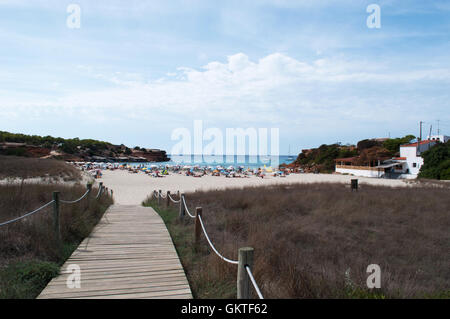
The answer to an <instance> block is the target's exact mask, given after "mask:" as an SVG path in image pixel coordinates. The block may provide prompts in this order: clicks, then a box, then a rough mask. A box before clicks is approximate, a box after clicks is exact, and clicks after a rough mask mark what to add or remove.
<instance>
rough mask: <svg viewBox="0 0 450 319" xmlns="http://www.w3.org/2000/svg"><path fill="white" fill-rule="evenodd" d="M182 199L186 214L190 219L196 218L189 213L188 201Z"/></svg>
mask: <svg viewBox="0 0 450 319" xmlns="http://www.w3.org/2000/svg"><path fill="white" fill-rule="evenodd" d="M182 199H183V205H184V209H185V211H186V213H187V214H188V215H189V217H191V218H195V216H194V215H192V214H191V213H190V212H189V209H188V208H187V205H186V200H185V199H184V196H183V197H182Z"/></svg>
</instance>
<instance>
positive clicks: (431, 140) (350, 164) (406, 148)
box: [336, 135, 450, 179]
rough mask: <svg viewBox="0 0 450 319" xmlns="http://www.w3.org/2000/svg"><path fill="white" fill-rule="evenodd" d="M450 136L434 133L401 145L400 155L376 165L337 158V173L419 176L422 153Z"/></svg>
mask: <svg viewBox="0 0 450 319" xmlns="http://www.w3.org/2000/svg"><path fill="white" fill-rule="evenodd" d="M448 140H450V136H446V135H432V136H428V138H427V139H426V140H423V141H420V142H415V143H408V144H403V145H400V157H395V158H392V159H389V160H384V161H383V163H380V162H378V165H374V166H357V165H354V162H355V159H356V157H352V158H341V159H336V173H340V174H350V175H355V176H365V177H378V178H380V177H386V178H406V179H414V178H417V175H418V174H419V171H420V168H421V167H422V165H423V158H422V156H421V155H422V153H423V152H425V151H428V150H429V149H430V148H432V147H433V146H434V145H436V144H437V143H438V142H443V143H446V142H447V141H448Z"/></svg>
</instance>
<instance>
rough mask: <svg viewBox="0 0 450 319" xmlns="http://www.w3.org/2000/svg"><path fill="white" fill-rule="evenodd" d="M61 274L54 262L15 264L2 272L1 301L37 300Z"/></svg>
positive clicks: (30, 261) (35, 261) (0, 272)
mask: <svg viewBox="0 0 450 319" xmlns="http://www.w3.org/2000/svg"><path fill="white" fill-rule="evenodd" d="M58 274H59V265H58V264H56V263H54V262H48V261H40V260H29V261H25V262H15V263H12V264H9V265H8V266H7V267H5V268H4V269H1V270H0V287H1V288H2V289H1V290H0V299H31V298H35V297H36V296H37V295H39V293H40V292H41V291H42V289H44V288H45V286H46V285H47V283H48V282H49V281H50V280H51V279H52V278H53V277H55V276H57V275H58Z"/></svg>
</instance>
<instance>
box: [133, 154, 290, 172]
mask: <svg viewBox="0 0 450 319" xmlns="http://www.w3.org/2000/svg"><path fill="white" fill-rule="evenodd" d="M167 156H168V157H169V158H170V161H167V162H157V163H154V162H152V163H149V162H144V163H127V164H129V165H130V166H139V165H141V166H150V165H158V166H160V165H172V166H173V165H180V166H196V165H198V166H200V167H203V166H212V167H216V166H222V167H224V168H227V167H229V166H234V167H239V166H243V167H244V168H246V169H247V168H251V169H255V168H259V167H261V168H263V167H264V165H265V166H266V167H273V168H276V167H278V166H279V165H281V164H290V163H292V162H293V161H295V156H291V155H279V156H253V155H223V156H222V155H218V156H215V155H212V156H205V155H167Z"/></svg>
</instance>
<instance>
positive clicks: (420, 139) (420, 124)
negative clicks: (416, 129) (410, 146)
mask: <svg viewBox="0 0 450 319" xmlns="http://www.w3.org/2000/svg"><path fill="white" fill-rule="evenodd" d="M422 123H423V122H422V121H420V122H419V126H420V134H419V142H420V141H422Z"/></svg>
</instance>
